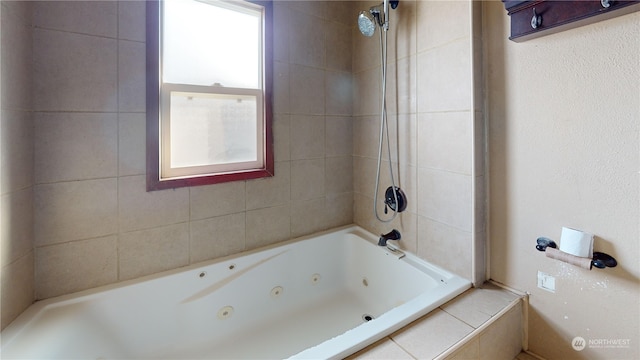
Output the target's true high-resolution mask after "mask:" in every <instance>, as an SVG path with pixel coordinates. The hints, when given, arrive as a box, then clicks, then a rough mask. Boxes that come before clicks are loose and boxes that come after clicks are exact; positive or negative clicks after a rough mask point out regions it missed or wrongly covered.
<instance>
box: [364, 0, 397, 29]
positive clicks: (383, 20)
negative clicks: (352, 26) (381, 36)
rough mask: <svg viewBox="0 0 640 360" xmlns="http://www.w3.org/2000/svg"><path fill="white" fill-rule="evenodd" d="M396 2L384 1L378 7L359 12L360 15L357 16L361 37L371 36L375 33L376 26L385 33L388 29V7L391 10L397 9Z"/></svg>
mask: <svg viewBox="0 0 640 360" xmlns="http://www.w3.org/2000/svg"><path fill="white" fill-rule="evenodd" d="M398 2H399V1H389V0H385V1H384V2H383V3H381V4H380V5H376V6H372V7H370V8H369V11H361V12H360V15H358V28H359V29H360V32H361V33H362V35H364V36H373V33H374V32H375V31H376V24H377V25H378V26H380V27H381V28H382V29H383V30H385V31H386V30H387V29H388V28H389V22H388V16H389V15H388V13H389V5H390V6H391V8H392V9H395V8H397V7H398Z"/></svg>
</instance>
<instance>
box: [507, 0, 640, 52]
mask: <svg viewBox="0 0 640 360" xmlns="http://www.w3.org/2000/svg"><path fill="white" fill-rule="evenodd" d="M502 1H503V3H504V6H505V8H506V9H507V12H508V14H509V16H510V17H511V36H510V37H509V39H511V40H513V41H516V42H520V41H525V40H529V39H533V38H537V37H540V36H544V35H548V34H553V33H556V32H559V31H562V30H568V29H572V28H575V27H578V26H582V25H587V24H591V23H594V22H597V21H601V20H605V19H609V18H612V17H615V16H620V15H624V14H628V13H631V12H634V11H638V10H640V1H620V0H573V1H558V0H534V1H514V0H502ZM639 35H640V34H639Z"/></svg>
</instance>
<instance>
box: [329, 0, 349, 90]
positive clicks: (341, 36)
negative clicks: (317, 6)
mask: <svg viewBox="0 0 640 360" xmlns="http://www.w3.org/2000/svg"><path fill="white" fill-rule="evenodd" d="M330 3H331V2H325V4H327V5H328V4H330ZM327 9H328V10H330V9H331V7H330V6H329V5H328V6H327ZM343 13H345V14H346V13H347V12H346V11H343ZM356 18H357V15H356V14H353V17H352V18H351V21H352V23H349V24H340V23H336V22H335V21H332V20H334V19H328V20H329V21H328V22H327V23H326V24H327V28H326V29H325V31H324V32H325V34H324V36H325V42H326V51H327V69H331V70H338V71H348V72H351V49H352V46H351V29H352V28H353V25H352V24H353V23H354V22H355V21H356ZM349 94H351V93H349Z"/></svg>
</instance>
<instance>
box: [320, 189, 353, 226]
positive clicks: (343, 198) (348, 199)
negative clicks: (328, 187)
mask: <svg viewBox="0 0 640 360" xmlns="http://www.w3.org/2000/svg"><path fill="white" fill-rule="evenodd" d="M325 212H326V217H327V218H326V221H327V228H332V227H338V226H342V225H349V224H353V193H352V192H349V193H342V194H335V195H331V194H330V195H327V196H326V197H325Z"/></svg>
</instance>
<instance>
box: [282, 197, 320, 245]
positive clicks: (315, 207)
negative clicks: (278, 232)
mask: <svg viewBox="0 0 640 360" xmlns="http://www.w3.org/2000/svg"><path fill="white" fill-rule="evenodd" d="M327 213H328V211H327V209H325V199H324V197H322V198H316V199H311V200H303V201H293V202H292V204H291V237H298V236H302V235H307V234H312V233H314V232H317V231H320V230H324V229H327V228H328V226H327V223H328V221H327Z"/></svg>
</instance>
